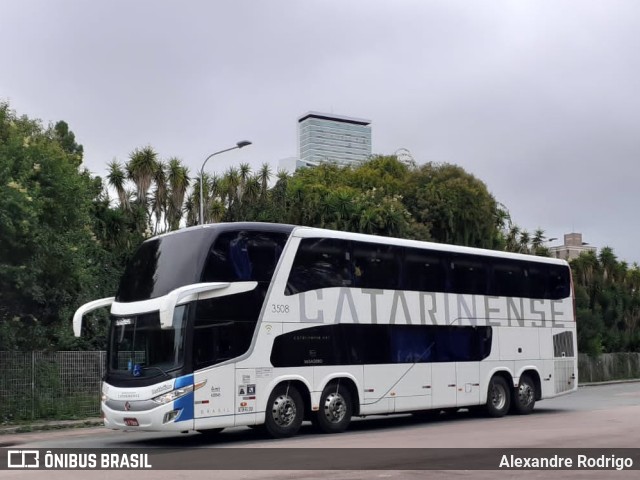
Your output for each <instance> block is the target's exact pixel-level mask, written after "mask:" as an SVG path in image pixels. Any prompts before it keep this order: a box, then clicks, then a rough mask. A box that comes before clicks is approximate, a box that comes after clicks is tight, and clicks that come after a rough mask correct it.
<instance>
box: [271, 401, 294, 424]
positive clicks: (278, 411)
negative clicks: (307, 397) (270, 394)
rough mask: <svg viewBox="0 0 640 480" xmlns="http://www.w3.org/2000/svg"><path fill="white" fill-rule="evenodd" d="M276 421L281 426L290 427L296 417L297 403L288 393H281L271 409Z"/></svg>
mask: <svg viewBox="0 0 640 480" xmlns="http://www.w3.org/2000/svg"><path fill="white" fill-rule="evenodd" d="M271 413H272V416H273V420H274V422H275V423H276V424H277V425H278V426H279V427H289V426H290V425H291V424H292V423H293V422H294V420H295V419H296V403H295V402H294V401H293V399H292V398H291V397H290V396H288V395H280V396H279V397H277V398H276V399H275V400H274V402H273V407H272V409H271Z"/></svg>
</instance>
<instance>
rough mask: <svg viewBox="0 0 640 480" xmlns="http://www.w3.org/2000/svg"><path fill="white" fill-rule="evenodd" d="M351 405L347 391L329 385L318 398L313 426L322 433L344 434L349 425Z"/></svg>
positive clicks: (351, 412) (343, 388) (334, 384)
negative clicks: (317, 407) (318, 404)
mask: <svg viewBox="0 0 640 480" xmlns="http://www.w3.org/2000/svg"><path fill="white" fill-rule="evenodd" d="M352 415H353V403H352V402H351V394H350V393H349V389H347V388H346V387H344V386H340V384H338V383H330V384H329V385H327V386H326V387H324V390H323V392H322V396H321V397H320V410H318V411H317V412H315V418H314V421H313V423H314V425H315V426H316V427H317V428H319V429H320V430H321V431H322V432H324V433H340V432H344V431H345V430H346V429H347V427H348V426H349V424H350V423H351V416H352Z"/></svg>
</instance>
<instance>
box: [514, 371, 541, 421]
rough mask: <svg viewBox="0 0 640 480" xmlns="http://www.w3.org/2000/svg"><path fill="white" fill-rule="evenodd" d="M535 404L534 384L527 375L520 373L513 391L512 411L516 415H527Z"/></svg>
mask: <svg viewBox="0 0 640 480" xmlns="http://www.w3.org/2000/svg"><path fill="white" fill-rule="evenodd" d="M535 405H536V384H535V383H534V381H533V379H532V378H531V377H530V376H529V375H526V374H525V375H522V376H521V377H520V381H519V382H518V387H517V388H516V389H515V390H514V392H513V411H514V413H517V414H518V415H527V414H528V413H531V411H532V410H533V407H534V406H535Z"/></svg>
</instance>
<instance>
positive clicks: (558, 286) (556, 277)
mask: <svg viewBox="0 0 640 480" xmlns="http://www.w3.org/2000/svg"><path fill="white" fill-rule="evenodd" d="M569 275H570V274H569V269H568V268H567V267H563V266H560V265H557V266H556V265H552V266H550V268H549V296H550V297H551V299H552V300H561V299H563V298H567V297H568V296H569V295H570V292H569V284H570V280H569Z"/></svg>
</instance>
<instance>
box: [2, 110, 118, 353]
mask: <svg viewBox="0 0 640 480" xmlns="http://www.w3.org/2000/svg"><path fill="white" fill-rule="evenodd" d="M74 138H75V137H74V136H73V134H72V132H70V131H69V130H68V127H66V124H65V123H64V122H59V123H58V124H56V126H55V127H53V128H52V127H48V128H45V127H43V126H42V124H41V123H40V122H39V121H34V120H30V119H28V118H27V117H18V116H17V115H16V114H15V113H14V112H13V111H12V110H10V108H9V106H8V105H7V104H2V105H0V232H2V235H0V349H9V350H12V349H46V348H52V347H54V346H56V345H57V344H58V343H59V341H60V339H61V338H64V337H68V336H69V334H70V322H69V318H70V316H71V314H72V312H73V309H74V308H75V307H76V306H77V305H78V304H79V303H81V302H82V300H84V299H85V298H96V297H99V296H102V295H101V294H102V288H103V285H104V284H105V283H108V281H109V279H108V278H107V277H108V273H105V272H104V271H103V270H102V264H101V261H102V260H103V259H104V257H105V252H104V250H103V248H102V247H101V245H100V243H99V241H98V239H97V237H96V236H95V234H94V231H93V228H92V227H93V218H92V211H93V200H94V199H95V198H96V197H97V196H98V195H99V193H100V185H99V182H96V180H95V179H93V178H92V177H91V176H90V175H89V173H88V172H87V171H85V170H81V169H80V168H79V165H80V163H79V161H78V160H79V159H80V160H81V154H82V147H81V146H79V145H77V144H75V140H74ZM72 140H73V141H72ZM79 156H80V158H79Z"/></svg>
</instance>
